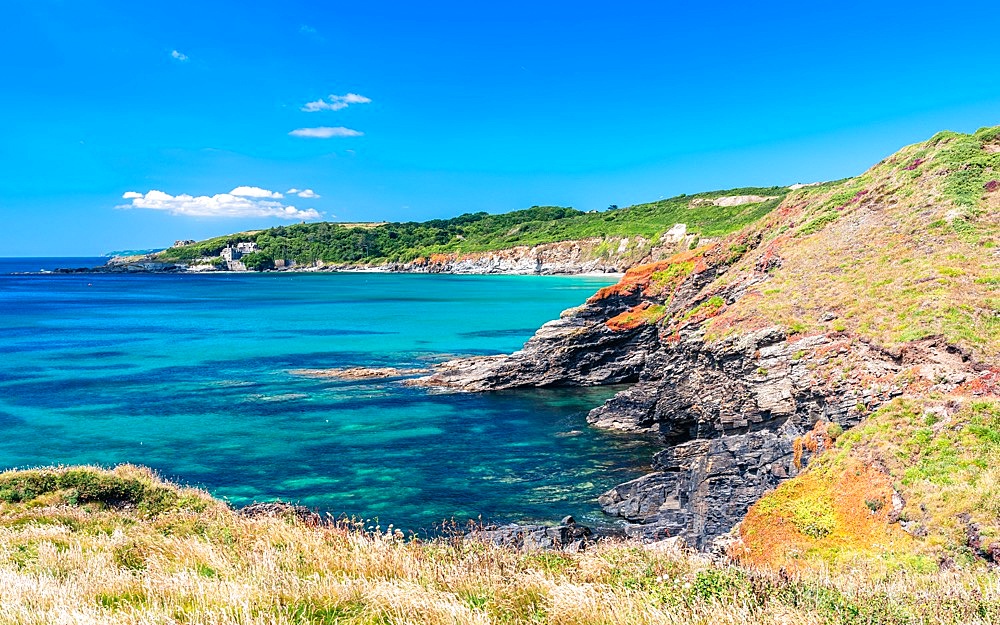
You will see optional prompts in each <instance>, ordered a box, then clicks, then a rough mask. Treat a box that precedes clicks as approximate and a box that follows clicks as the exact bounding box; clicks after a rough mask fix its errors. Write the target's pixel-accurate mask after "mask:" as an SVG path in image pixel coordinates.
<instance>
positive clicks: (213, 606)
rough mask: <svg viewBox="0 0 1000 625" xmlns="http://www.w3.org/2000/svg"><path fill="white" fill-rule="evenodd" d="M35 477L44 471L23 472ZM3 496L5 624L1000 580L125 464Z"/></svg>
mask: <svg viewBox="0 0 1000 625" xmlns="http://www.w3.org/2000/svg"><path fill="white" fill-rule="evenodd" d="M67 474H69V475H70V476H71V477H70V478H65V476H66V475H67ZM88 476H89V477H88ZM38 483H43V485H44V484H48V486H46V487H44V488H36V489H35V490H32V491H31V492H28V490H26V489H25V488H23V487H24V486H25V485H28V486H31V485H33V484H35V485H37V484H38ZM81 483H83V484H86V485H87V488H89V490H87V494H86V495H85V496H84V498H83V499H85V500H86V501H83V500H81V489H80V484H81ZM32 488H33V487H32ZM29 490H30V489H29ZM0 499H3V500H4V502H5V503H3V504H0V506H2V507H0V597H2V601H0V623H26V624H36V623H37V624H39V625H40V624H43V623H44V624H49V623H242V624H258V623H259V624H265V623H267V624H278V623H328V624H329V623H365V624H375V623H378V624H388V623H433V624H436V623H442V624H443V623H483V624H485V623H512V624H513V623H565V624H590V623H595V624H596V623H638V624H642V623H739V624H741V625H743V624H754V623H988V622H996V620H998V619H1000V586H998V578H997V577H996V576H995V575H994V574H992V573H989V572H986V571H983V570H975V569H969V570H965V571H962V572H955V571H951V572H938V571H937V570H935V571H933V572H930V573H920V572H915V571H912V570H909V571H908V570H892V569H889V568H886V567H884V566H881V565H876V564H872V566H871V567H869V568H863V569H859V570H854V571H846V572H841V573H838V572H830V571H813V572H810V573H802V574H797V575H795V576H788V575H784V574H781V573H775V572H769V571H766V570H754V569H743V568H736V567H732V566H719V565H714V564H712V563H710V562H709V561H707V560H706V559H704V558H702V557H698V556H693V555H690V554H683V553H679V552H675V551H668V550H664V549H659V548H650V547H648V546H642V545H639V544H636V543H630V542H622V543H606V544H601V545H599V546H597V547H595V548H593V549H591V550H589V551H587V552H585V553H581V554H559V553H518V552H514V551H510V550H506V549H502V548H498V547H494V546H490V545H484V544H480V543H475V542H470V541H464V540H461V539H457V538H456V539H453V540H442V541H438V542H420V541H416V540H408V539H404V538H402V537H401V536H399V535H398V534H392V533H368V532H362V531H360V530H359V529H356V528H351V527H347V526H343V525H339V526H337V525H328V526H320V527H313V526H310V525H308V524H305V523H303V522H301V521H298V520H296V519H295V518H294V517H289V518H280V517H279V518H273V517H265V518H246V517H242V516H240V515H238V514H236V513H234V512H233V511H232V510H230V509H228V508H227V507H226V506H225V505H223V504H222V503H220V502H217V501H215V500H213V499H211V498H210V497H209V496H208V495H206V494H204V493H200V492H198V491H194V490H190V489H177V488H175V487H173V486H170V485H167V484H163V483H162V482H160V481H159V480H157V479H156V478H155V477H154V476H152V475H151V474H149V473H148V472H147V471H145V470H143V469H139V468H136V467H128V466H124V467H119V468H118V469H116V470H115V471H113V472H109V471H101V470H96V469H90V468H82V469H74V470H65V469H61V470H53V471H33V472H28V473H25V472H21V473H11V472H8V473H5V474H2V475H0ZM74 502H75V503H74Z"/></svg>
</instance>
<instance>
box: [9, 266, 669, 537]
mask: <svg viewBox="0 0 1000 625" xmlns="http://www.w3.org/2000/svg"><path fill="white" fill-rule="evenodd" d="M0 271H3V267H0ZM8 271H10V269H8ZM612 281H613V280H612V279H609V278H603V277H538V276H454V275H402V274H361V273H338V274H291V273H287V274H264V275H257V274H225V275H222V274H220V275H166V274H164V275H113V274H70V275H31V276H24V275H0V328H2V331H0V352H2V353H4V354H5V363H6V365H7V366H6V367H5V368H4V369H5V370H4V371H3V372H2V374H0V429H2V430H3V432H4V436H3V437H2V439H0V466H2V467H4V468H12V467H29V466H38V465H53V464H79V463H95V464H102V465H111V464H116V463H120V462H133V463H137V464H144V465H147V466H150V467H152V468H154V469H155V470H157V471H158V472H160V473H161V474H162V475H163V476H164V477H167V478H169V479H175V480H177V481H179V482H182V483H185V484H191V485H196V486H202V487H204V488H206V489H207V490H209V491H210V492H212V493H213V494H214V495H216V496H219V497H223V498H226V499H228V500H229V501H230V502H232V503H233V504H234V505H245V504H248V503H251V502H252V501H255V500H257V501H261V500H269V499H275V498H281V499H284V500H289V501H295V502H299V503H302V504H304V505H306V506H309V507H311V508H316V509H318V510H321V511H323V512H329V513H331V514H333V515H335V516H337V515H348V516H354V517H358V518H364V519H374V518H377V519H378V520H379V522H380V524H381V525H382V526H383V527H384V526H386V525H387V524H388V523H393V524H394V525H395V526H396V527H402V528H404V529H407V530H414V531H418V530H422V529H430V528H432V527H433V526H434V525H435V524H436V523H438V522H440V521H441V520H443V519H455V520H457V521H459V522H461V521H464V520H465V519H468V518H479V517H480V516H481V517H482V518H483V519H484V520H486V521H495V522H508V521H553V520H557V519H558V518H560V517H561V516H563V515H565V514H573V515H574V516H576V517H577V518H578V519H581V520H583V521H586V522H591V523H608V522H611V519H608V518H605V517H604V516H603V515H602V514H601V513H600V511H599V509H598V506H597V505H596V497H597V495H599V494H600V493H601V492H603V491H604V490H606V489H607V488H610V487H611V486H614V485H615V484H617V483H620V482H623V481H626V480H628V479H632V478H634V477H638V476H639V475H641V474H642V473H643V472H644V471H646V470H648V462H649V460H648V459H649V455H650V452H651V447H650V446H649V444H648V442H646V441H642V440H639V439H636V438H634V437H623V436H619V435H615V434H613V433H607V432H602V431H598V430H594V429H592V428H589V427H588V426H587V425H586V421H585V416H586V413H587V411H588V410H589V409H591V408H593V407H595V406H597V405H599V404H600V403H601V402H602V401H603V400H604V399H605V398H606V397H608V396H610V394H611V393H613V392H614V390H615V389H611V388H604V389H570V390H533V391H516V392H514V391H511V392H503V393H494V394H484V395H479V394H464V393H437V392H432V391H428V390H426V389H420V388H409V387H405V386H402V385H400V384H398V383H396V382H394V381H392V380H388V381H387V380H363V381H359V380H353V381H345V380H336V379H316V378H307V377H302V376H296V375H292V374H290V373H289V371H290V370H293V369H302V368H333V367H350V366H373V367H374V366H377V367H404V368H405V367H426V366H428V365H429V364H431V363H433V362H435V361H437V360H440V359H441V358H443V357H444V355H446V354H463V355H465V354H495V353H504V352H509V351H513V350H516V349H518V348H519V347H520V346H521V345H522V344H523V342H524V341H525V340H526V339H527V338H529V337H530V335H531V334H532V332H533V331H534V329H535V328H537V327H538V326H540V325H541V324H542V323H544V322H545V321H547V320H549V319H552V318H555V317H556V316H558V314H559V312H560V311H561V310H563V309H565V308H568V307H571V306H575V305H578V304H580V303H582V302H583V301H584V300H585V299H586V298H587V297H588V296H589V295H590V294H592V293H593V292H594V291H596V290H597V289H598V288H600V287H601V286H603V285H606V284H609V283H611V282H612Z"/></svg>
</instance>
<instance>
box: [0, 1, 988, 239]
mask: <svg viewBox="0 0 1000 625" xmlns="http://www.w3.org/2000/svg"><path fill="white" fill-rule="evenodd" d="M810 5H814V6H810ZM997 17H1000V5H997V4H996V3H995V2H991V3H987V2H979V1H978V0H973V1H968V2H961V3H959V2H955V3H945V4H942V3H940V2H935V3H930V2H921V1H911V2H896V1H887V2H879V3H871V2H837V3H829V2H824V3H801V2H797V3H790V2H788V3H784V2H782V3H778V2H767V1H761V2H753V3H750V2H714V3H680V2H674V1H667V0H664V1H661V2H629V1H627V0H621V1H619V2H617V3H611V2H607V1H604V2H600V3H597V2H587V1H577V2H561V1H554V2H542V1H540V0H534V1H533V2H522V1H520V0H510V1H505V2H496V3H482V2H431V1H428V2H424V3H414V2H380V1H378V0H369V1H367V2H357V1H355V2H337V1H328V2H319V1H313V2H305V1H301V0H282V1H281V2H265V1H261V0H242V1H239V2H236V1H229V0H217V1H212V0H199V1H198V2H191V1H188V0H172V1H171V2H136V1H135V0H131V1H129V2H118V1H97V0H91V1H87V0H3V2H2V5H0V89H2V91H0V96H2V97H0V171H2V174H0V219H2V221H0V223H2V224H3V226H2V228H0V232H3V233H4V235H5V236H4V237H3V247H2V249H0V256H90V255H99V254H103V253H105V252H108V251H112V250H123V249H143V248H157V247H164V246H169V245H170V244H172V243H173V242H174V240H176V239H202V238H206V237H209V236H215V235H221V234H226V233H230V232H236V231H241V230H247V229H258V228H265V227H271V226H276V225H281V224H288V223H298V222H300V221H315V220H329V221H343V222H354V221H383V220H391V221H411V220H415V221H419V220H425V219H433V218H442V217H450V216H455V215H459V214H462V213H466V212H476V211H488V212H504V211H508V210H515V209H520V208H527V207H530V206H533V205H558V206H573V207H575V208H578V209H581V210H594V209H604V208H606V207H607V206H609V205H611V204H616V205H618V206H627V205H630V204H634V203H641V202H648V201H653V200H657V199H659V198H662V197H671V196H674V195H678V194H681V193H696V192H699V191H707V190H714V189H725V188H734V187H740V186H751V185H753V186H770V185H789V184H794V183H797V182H814V181H819V180H831V179H838V178H843V177H847V176H852V175H856V174H859V173H861V172H862V171H864V170H865V169H867V168H868V167H869V166H871V165H873V164H874V163H876V162H877V161H879V160H880V159H882V158H883V157H885V156H887V155H888V154H891V153H892V152H894V151H895V150H897V149H898V148H900V147H902V146H903V145H907V144H910V143H915V142H918V141H922V140H925V139H927V138H929V137H930V136H932V135H933V134H935V133H936V132H938V131H940V130H945V129H948V130H956V131H962V132H972V131H974V130H976V129H977V128H980V127H982V126H993V125H1000V71H998V68H1000V46H996V45H994V43H993V38H994V35H993V33H992V31H991V30H990V28H991V27H990V26H989V24H991V23H995V22H996V19H997Z"/></svg>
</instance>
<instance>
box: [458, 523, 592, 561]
mask: <svg viewBox="0 0 1000 625" xmlns="http://www.w3.org/2000/svg"><path fill="white" fill-rule="evenodd" d="M465 537H466V538H467V539H469V540H475V541H479V542H486V543H491V544H494V545H499V546H503V547H509V548H512V549H517V550H519V551H543V550H544V551H567V552H571V553H575V552H578V551H583V550H584V549H586V548H587V546H589V545H591V544H593V543H594V542H595V541H596V540H597V539H598V538H600V536H599V535H598V534H596V533H595V532H594V531H593V530H591V529H590V528H589V527H586V526H584V525H579V524H578V523H577V522H576V521H574V520H573V517H566V518H565V519H563V521H562V522H561V523H560V524H559V525H556V526H548V525H537V524H518V523H511V524H508V525H494V526H488V527H483V528H479V529H476V530H473V531H471V532H469V533H468V534H466V535H465Z"/></svg>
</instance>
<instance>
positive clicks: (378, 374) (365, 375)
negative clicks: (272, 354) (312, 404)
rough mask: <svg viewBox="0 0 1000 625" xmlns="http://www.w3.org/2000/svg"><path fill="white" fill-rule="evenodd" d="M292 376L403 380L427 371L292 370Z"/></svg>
mask: <svg viewBox="0 0 1000 625" xmlns="http://www.w3.org/2000/svg"><path fill="white" fill-rule="evenodd" d="M289 373H291V374H292V375H297V376H302V377H306V378H334V379H338V380H378V379H382V378H401V377H404V376H408V375H419V374H421V373H427V369H399V368H396V367H348V368H344V369H292V370H291V371H289Z"/></svg>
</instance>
